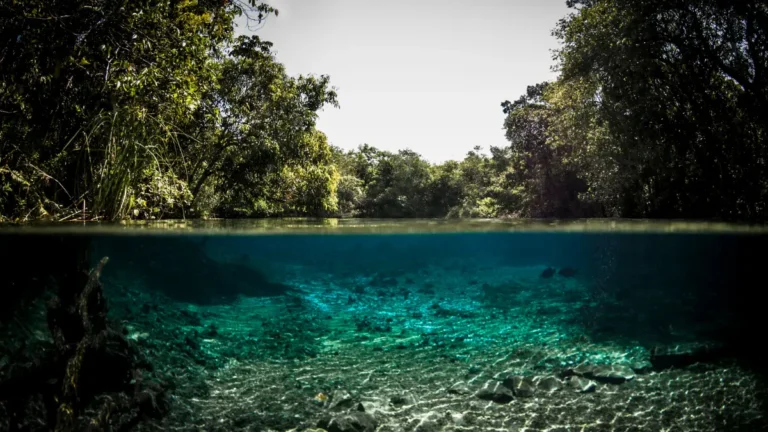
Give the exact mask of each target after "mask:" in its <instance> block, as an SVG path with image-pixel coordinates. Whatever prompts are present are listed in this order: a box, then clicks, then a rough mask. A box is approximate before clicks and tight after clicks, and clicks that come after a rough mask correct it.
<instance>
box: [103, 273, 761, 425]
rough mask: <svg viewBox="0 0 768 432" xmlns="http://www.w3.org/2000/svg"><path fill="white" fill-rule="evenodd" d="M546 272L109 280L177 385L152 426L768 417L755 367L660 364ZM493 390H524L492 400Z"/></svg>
mask: <svg viewBox="0 0 768 432" xmlns="http://www.w3.org/2000/svg"><path fill="white" fill-rule="evenodd" d="M541 271H542V268H538V267H535V268H534V267H531V268H519V267H509V268H503V267H496V268H488V269H483V271H482V273H480V274H481V275H482V276H479V273H474V274H468V273H466V272H462V271H460V270H458V269H457V270H452V269H445V268H427V269H423V270H422V271H420V272H418V273H414V274H400V275H397V276H395V277H393V278H392V279H387V278H384V279H382V278H381V277H375V275H362V276H354V275H347V276H338V275H336V276H334V275H328V274H325V275H324V274H318V273H314V274H312V275H311V276H310V275H307V274H306V273H304V272H302V269H299V268H293V269H285V272H286V274H288V275H290V276H289V277H288V280H286V281H284V282H285V283H288V284H290V285H293V286H295V287H297V288H298V291H297V292H296V293H295V294H294V295H290V296H285V297H275V298H243V299H240V300H238V301H237V302H235V303H233V304H228V305H215V306H199V305H191V304H185V303H178V302H174V301H171V300H170V299H168V298H167V297H164V296H162V295H160V294H156V293H149V292H148V291H147V290H146V289H145V288H143V287H142V286H141V283H140V282H138V281H127V280H121V279H111V280H104V283H105V287H106V294H107V296H108V298H109V299H110V306H111V312H110V313H111V314H112V316H113V317H114V318H116V319H119V320H124V323H125V324H126V325H127V326H128V330H129V335H128V337H129V338H130V339H133V340H135V341H137V343H138V344H139V345H140V346H141V347H142V348H143V350H144V351H145V353H146V355H147V357H148V359H149V360H150V361H151V362H152V363H153V364H154V366H155V371H154V372H153V374H154V376H155V377H157V378H158V379H160V380H163V381H164V382H166V383H169V384H170V385H171V386H172V390H171V394H172V408H171V412H170V414H169V415H168V416H167V417H166V418H164V419H162V420H155V421H150V422H145V423H142V425H141V426H140V429H142V430H185V431H186V430H209V431H281V432H282V431H288V430H296V431H304V430H317V429H315V428H318V425H322V426H324V427H325V428H326V429H327V430H329V431H331V432H334V431H344V432H346V431H368V430H370V431H373V430H376V431H380V432H384V431H630V430H632V431H634V430H636V431H724V430H745V431H747V430H749V431H754V430H768V426H767V425H768V421H767V420H766V419H765V418H764V416H763V415H764V406H763V403H764V401H765V400H766V390H765V388H764V387H763V385H762V384H761V382H760V380H759V379H758V377H757V376H755V375H753V374H752V373H751V372H750V371H748V370H745V369H743V368H741V367H739V366H738V365H737V364H735V363H728V362H726V363H718V364H709V365H702V364H697V365H693V366H690V367H687V368H683V369H672V370H666V371H661V372H654V371H652V370H650V365H649V363H648V359H649V352H648V350H647V347H643V346H641V344H640V343H639V342H638V341H632V340H619V339H613V340H600V341H596V340H594V339H593V338H592V337H591V336H590V335H589V334H588V333H587V332H586V331H585V329H584V327H583V325H582V321H583V318H581V314H580V311H581V310H582V308H583V307H584V306H585V305H586V304H587V301H588V296H587V293H586V291H585V289H584V287H582V286H581V285H580V284H579V281H578V278H562V277H559V276H556V277H554V278H552V279H547V280H542V279H541V278H540V274H541ZM509 281H514V283H510V282H509ZM580 364H610V365H619V366H623V367H625V368H631V370H632V371H633V375H632V377H631V379H630V380H628V381H626V382H623V383H620V384H613V383H606V382H600V381H599V380H596V382H594V384H593V387H592V389H591V390H593V391H590V392H586V393H582V392H580V391H579V389H577V388H574V387H571V386H570V385H569V384H568V383H567V382H566V381H567V380H564V379H563V377H564V371H566V370H567V369H569V368H573V367H576V366H578V365H580ZM513 375H514V376H523V377H530V378H531V379H533V378H535V380H536V381H535V382H539V380H542V379H547V380H548V382H549V383H550V384H551V388H546V389H545V388H542V387H535V388H534V389H532V390H531V392H530V393H529V394H522V393H520V394H518V393H515V392H511V393H510V392H509V391H507V390H504V388H502V387H503V384H501V383H502V382H503V381H504V379H505V378H507V377H509V376H513ZM586 382H587V383H588V380H586ZM494 393H498V394H502V395H505V394H506V395H511V396H510V397H508V398H507V399H504V400H497V401H496V402H494V401H492V400H488V397H483V395H486V396H487V395H488V394H494Z"/></svg>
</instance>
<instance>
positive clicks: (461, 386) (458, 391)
mask: <svg viewBox="0 0 768 432" xmlns="http://www.w3.org/2000/svg"><path fill="white" fill-rule="evenodd" d="M448 393H450V394H455V395H465V394H469V393H470V390H469V387H467V384H466V383H465V382H464V381H459V382H457V383H456V384H454V385H452V386H451V388H449V389H448Z"/></svg>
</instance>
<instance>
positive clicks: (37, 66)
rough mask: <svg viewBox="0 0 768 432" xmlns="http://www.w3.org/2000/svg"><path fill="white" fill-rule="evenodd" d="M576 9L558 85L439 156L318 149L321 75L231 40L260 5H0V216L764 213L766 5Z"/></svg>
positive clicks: (213, 1)
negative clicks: (292, 68) (480, 139)
mask: <svg viewBox="0 0 768 432" xmlns="http://www.w3.org/2000/svg"><path fill="white" fill-rule="evenodd" d="M568 5H569V6H570V7H571V8H572V12H571V14H569V15H568V16H567V17H565V18H563V19H562V20H560V21H559V22H558V23H556V24H555V25H554V30H553V32H554V34H555V36H556V37H557V38H558V39H559V41H560V42H561V45H560V49H559V50H558V51H557V52H556V55H555V62H556V64H555V67H556V68H557V70H558V71H559V77H558V79H557V80H555V81H553V82H544V83H538V84H536V83H532V84H533V85H531V86H530V87H528V89H527V91H526V93H525V94H524V95H522V96H520V97H519V98H517V99H515V100H514V101H513V102H511V101H505V102H504V103H502V106H501V107H500V109H501V110H503V112H504V113H505V115H506V119H505V120H504V124H503V126H504V131H505V133H506V138H507V140H508V144H507V145H506V146H503V147H491V148H490V149H488V152H485V151H484V149H482V148H481V147H475V148H474V149H473V150H471V151H470V152H468V154H467V156H466V157H465V158H464V159H463V160H461V161H449V162H445V163H442V164H437V165H435V164H430V163H429V162H427V161H426V160H424V159H423V158H422V157H420V156H419V155H418V154H416V153H414V152H412V151H409V150H402V151H399V152H397V153H392V152H386V151H381V150H378V149H376V148H374V147H371V146H369V145H361V146H360V147H359V148H358V149H356V150H352V151H343V150H341V149H338V148H335V147H333V146H331V145H330V144H329V143H328V139H327V138H326V136H325V135H324V134H323V133H322V132H321V131H319V130H318V129H317V128H316V125H315V121H316V119H317V115H318V111H319V110H321V109H322V108H323V107H335V106H338V103H337V94H336V91H335V89H334V88H333V87H332V85H331V80H330V78H329V77H328V76H325V75H317V76H298V77H292V76H289V75H288V74H287V73H286V71H285V68H284V67H283V65H281V64H280V63H279V61H278V59H277V58H276V57H275V55H274V53H273V47H272V44H271V43H269V42H267V41H264V40H262V39H260V38H259V37H258V36H254V35H251V36H237V35H236V34H235V27H234V23H235V20H236V19H239V20H241V21H242V22H245V23H248V24H249V25H258V24H259V23H261V22H263V20H264V19H266V18H268V17H271V16H276V15H277V11H276V10H275V9H273V8H271V7H270V6H269V5H267V4H264V3H261V2H258V1H256V0H248V1H245V0H224V1H220V0H198V1H193V0H170V1H161V2H154V1H152V2H150V1H136V2H123V1H116V0H88V1H80V2H44V1H40V0H30V1H24V2H10V3H9V2H5V3H3V4H2V5H0V16H2V18H0V47H1V48H0V215H2V216H0V217H1V218H2V219H4V220H19V221H23V220H33V219H54V220H67V219H75V218H77V219H79V218H87V219H104V220H112V219H121V218H172V217H206V216H219V217H265V216H293V215H309V216H338V215H343V216H360V217H504V216H511V217H652V218H653V217H664V218H678V217H680V218H719V219H729V220H765V218H766V215H768V207H767V206H766V205H767V204H768V175H766V174H768V172H767V170H768V168H767V167H766V164H767V163H768V146H766V133H767V131H768V128H767V123H768V120H766V119H768V117H765V116H764V115H763V114H762V113H764V112H765V111H766V105H768V74H766V70H767V69H768V7H766V5H765V4H763V3H762V2H758V1H752V0H746V1H743V2H736V3H732V2H722V1H718V0H696V1H682V0H675V1H666V0H665V1H660V0H642V1H629V0H568ZM499 55H503V53H500V54H499ZM505 96H507V95H499V99H500V100H502V99H504V97H505ZM373 138H374V137H372V139H373ZM476 144H480V145H482V143H468V147H473V146H474V145H476Z"/></svg>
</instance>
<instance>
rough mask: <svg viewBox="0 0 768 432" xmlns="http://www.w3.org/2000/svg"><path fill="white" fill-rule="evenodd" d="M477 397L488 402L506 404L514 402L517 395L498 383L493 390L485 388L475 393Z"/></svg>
mask: <svg viewBox="0 0 768 432" xmlns="http://www.w3.org/2000/svg"><path fill="white" fill-rule="evenodd" d="M475 397H477V398H478V399H482V400H486V401H493V402H496V403H499V404H505V403H510V402H512V399H514V398H515V394H514V393H513V392H512V390H510V389H509V388H507V387H506V386H504V385H502V384H501V383H496V384H495V385H494V386H493V387H492V388H489V387H485V388H483V389H481V390H480V391H478V392H477V393H475Z"/></svg>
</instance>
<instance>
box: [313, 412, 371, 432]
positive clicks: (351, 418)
mask: <svg viewBox="0 0 768 432" xmlns="http://www.w3.org/2000/svg"><path fill="white" fill-rule="evenodd" d="M317 427H320V428H323V429H325V430H327V431H328V432H373V431H375V430H376V428H377V427H378V423H377V422H376V419H375V418H373V416H372V415H370V414H368V413H365V412H361V411H355V412H352V413H350V414H346V415H342V416H338V417H326V418H324V419H322V420H320V421H319V422H318V423H317Z"/></svg>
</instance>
